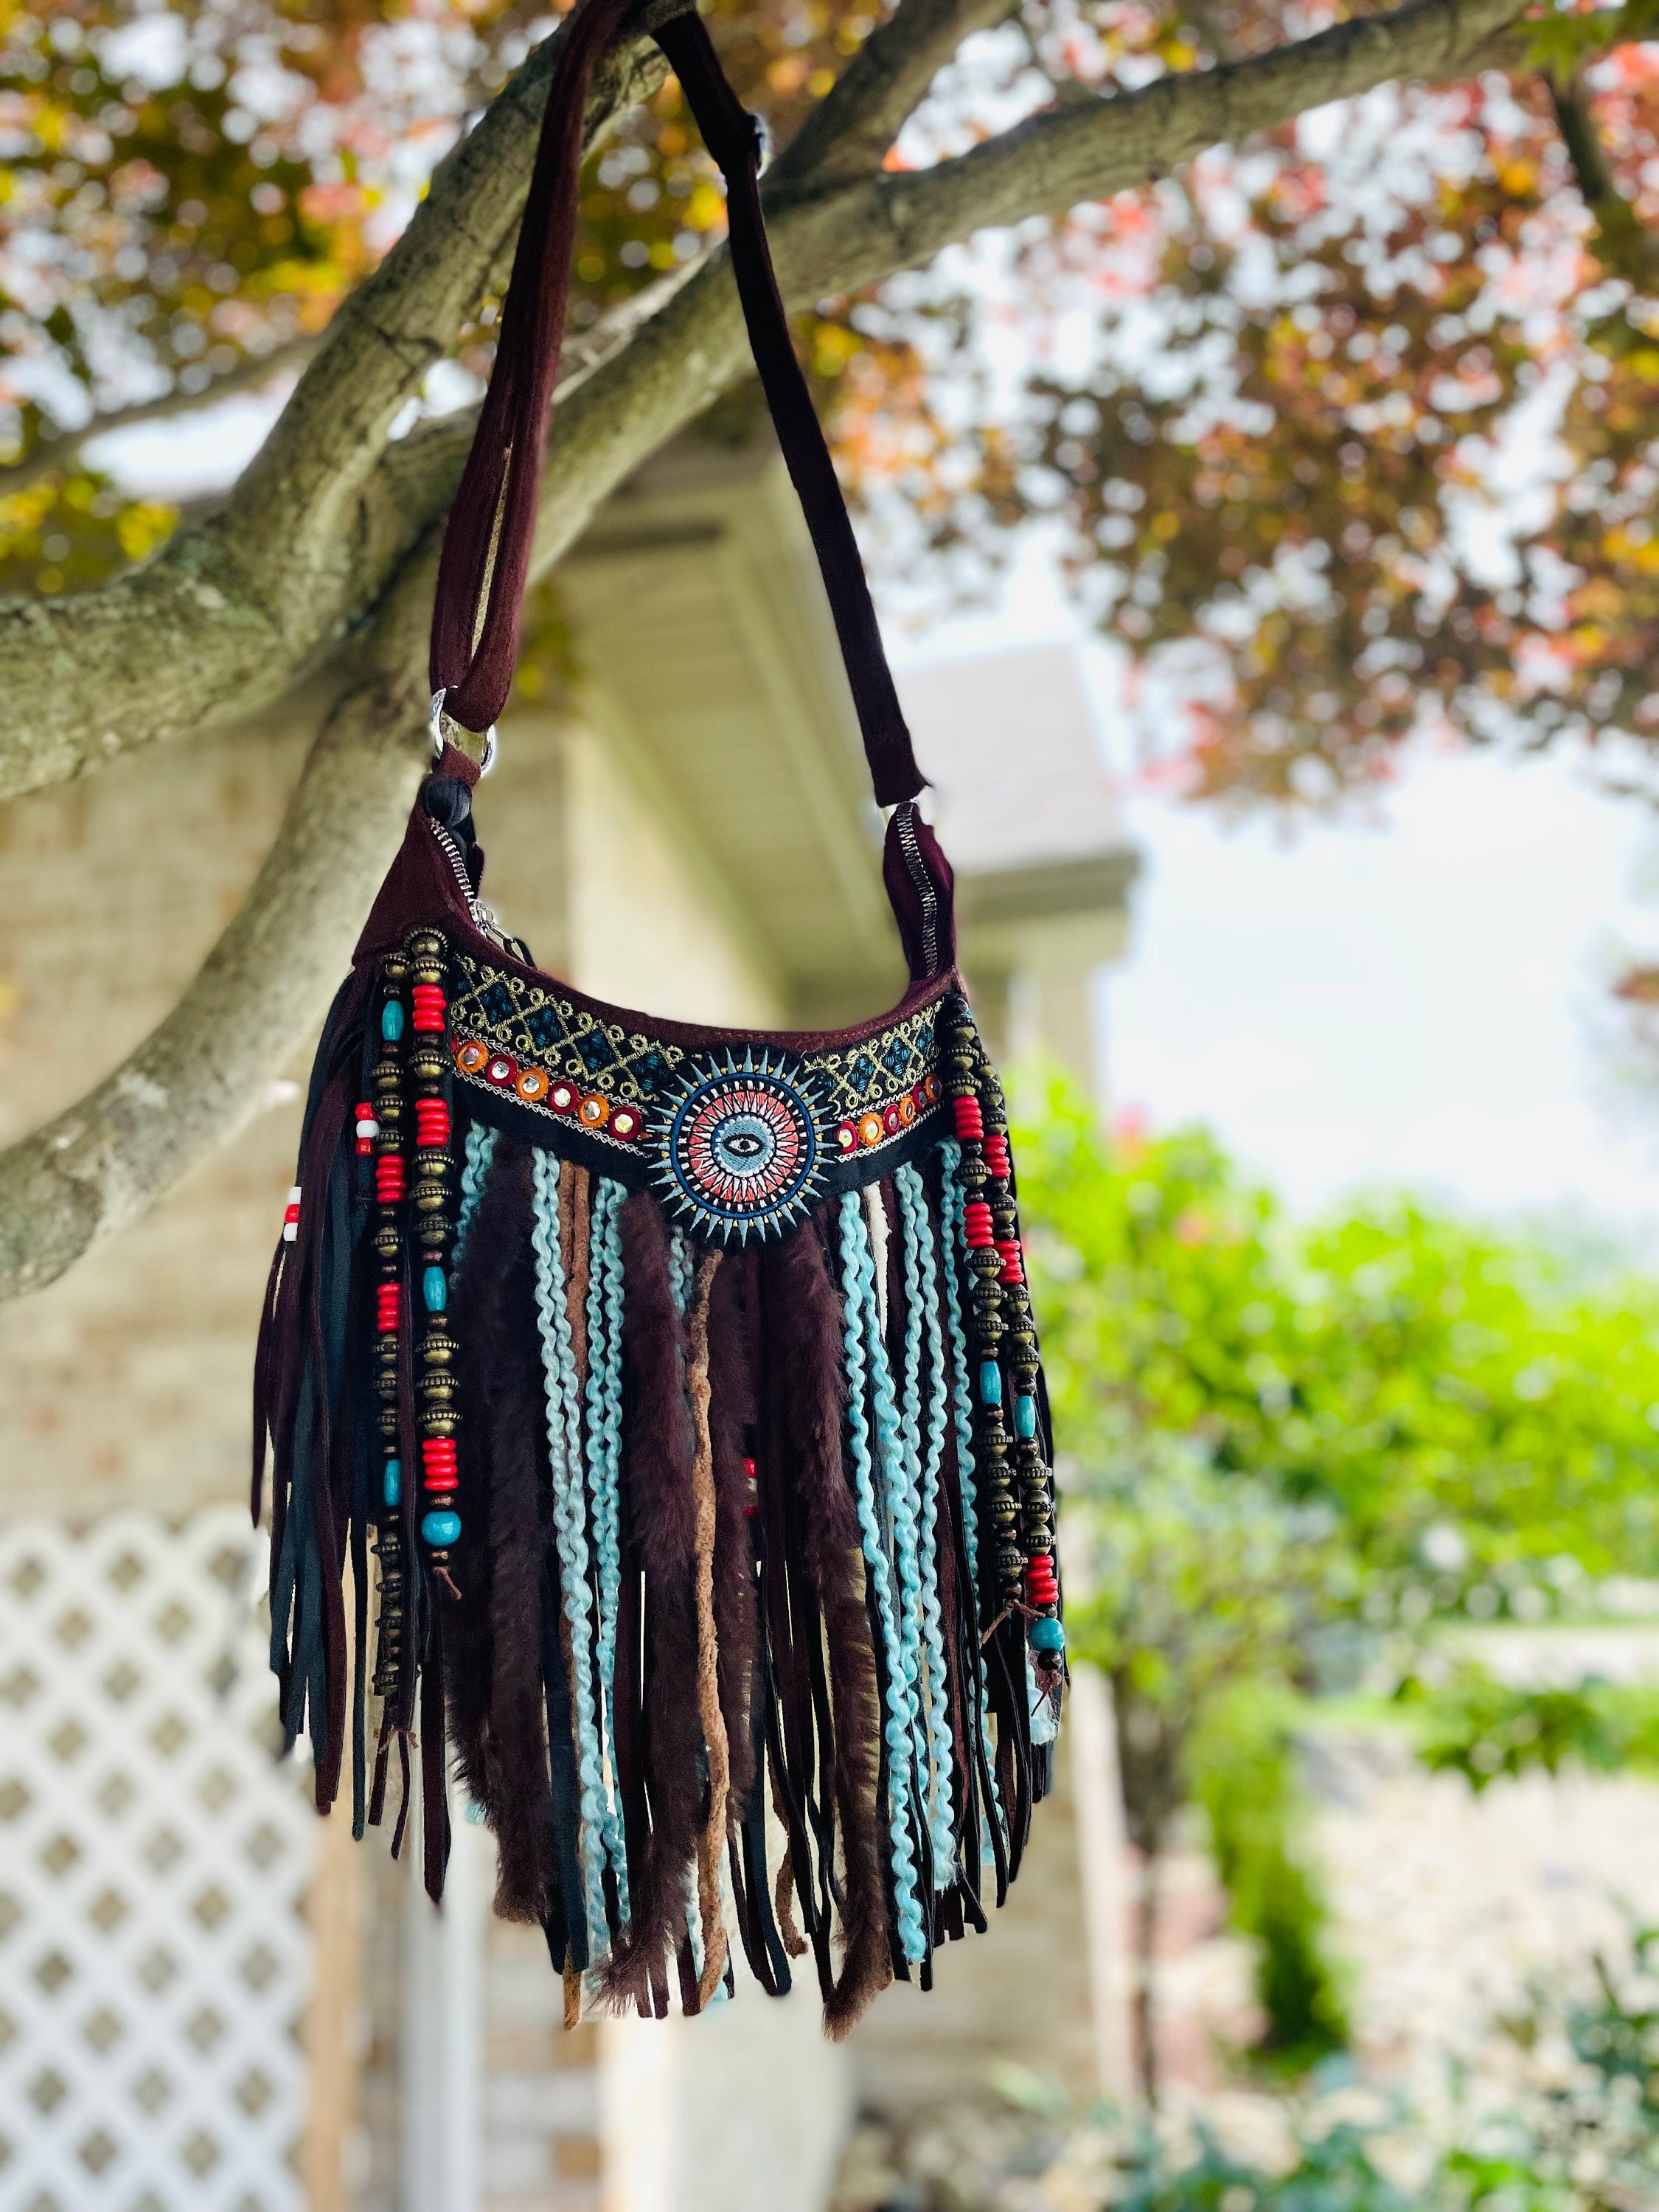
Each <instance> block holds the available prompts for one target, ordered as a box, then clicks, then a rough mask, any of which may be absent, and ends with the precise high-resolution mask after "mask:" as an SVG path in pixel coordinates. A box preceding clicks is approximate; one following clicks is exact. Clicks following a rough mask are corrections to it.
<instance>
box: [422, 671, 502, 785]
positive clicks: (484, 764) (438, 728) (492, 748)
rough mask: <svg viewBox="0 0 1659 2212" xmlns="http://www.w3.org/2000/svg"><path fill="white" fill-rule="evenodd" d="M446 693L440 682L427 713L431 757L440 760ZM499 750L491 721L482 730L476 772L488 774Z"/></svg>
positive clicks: (442, 745) (442, 753)
mask: <svg viewBox="0 0 1659 2212" xmlns="http://www.w3.org/2000/svg"><path fill="white" fill-rule="evenodd" d="M446 696H447V693H446V690H445V688H444V687H443V685H441V684H440V686H439V687H438V689H437V690H435V692H434V693H433V695H432V705H431V708H430V709H429V710H428V715H427V727H428V730H429V731H430V732H432V757H433V759H434V760H435V761H441V759H442V758H443V757H444V700H445V697H446ZM500 750H501V740H500V738H499V737H498V736H497V734H496V730H495V723H494V722H492V723H491V724H490V726H489V728H488V729H487V730H486V731H485V732H484V741H483V758H482V759H481V760H480V761H479V763H478V774H479V775H481V776H485V775H489V771H490V769H492V768H494V767H495V756H496V754H497V753H498V752H499V751H500Z"/></svg>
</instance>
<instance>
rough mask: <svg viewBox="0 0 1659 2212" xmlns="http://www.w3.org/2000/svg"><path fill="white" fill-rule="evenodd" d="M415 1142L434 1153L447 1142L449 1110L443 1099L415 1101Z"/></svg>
mask: <svg viewBox="0 0 1659 2212" xmlns="http://www.w3.org/2000/svg"><path fill="white" fill-rule="evenodd" d="M415 1141H416V1144H417V1145H421V1146H425V1147H426V1148H427V1149H428V1151H434V1152H436V1151H441V1150H442V1148H443V1146H446V1145H447V1143H448V1142H449V1108H448V1106H447V1104H446V1103H445V1102H444V1100H443V1099H441V1098H417V1099H416V1101H415Z"/></svg>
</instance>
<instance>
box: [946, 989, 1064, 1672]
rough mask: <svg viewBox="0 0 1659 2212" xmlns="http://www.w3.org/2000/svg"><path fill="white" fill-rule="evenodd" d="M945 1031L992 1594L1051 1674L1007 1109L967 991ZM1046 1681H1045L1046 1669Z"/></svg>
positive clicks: (1049, 1579)
mask: <svg viewBox="0 0 1659 2212" xmlns="http://www.w3.org/2000/svg"><path fill="white" fill-rule="evenodd" d="M941 1030H942V1034H943V1039H944V1056H945V1087H946V1090H947V1091H948V1093H949V1096H950V1099H951V1115H952V1117H953V1119H954V1121H955V1125H956V1134H957V1143H958V1144H959V1146H961V1150H962V1158H961V1164H960V1165H959V1166H958V1168H957V1181H958V1182H960V1184H961V1186H962V1188H963V1192H964V1194H965V1203H964V1205H963V1242H964V1243H965V1245H966V1247H967V1257H968V1265H969V1269H970V1270H971V1272H972V1276H973V1281H972V1285H971V1295H972V1298H973V1308H974V1310H973V1326H974V1337H975V1348H976V1350H977V1352H978V1354H979V1377H978V1386H979V1387H978V1392H977V1395H978V1399H979V1417H980V1418H979V1428H980V1433H979V1454H978V1456H979V1459H980V1462H981V1468H982V1471H983V1480H984V1492H985V1507H986V1518H987V1521H988V1522H989V1523H990V1536H991V1543H992V1565H993V1568H994V1574H995V1589H996V1597H997V1602H998V1607H999V1609H1000V1613H1005V1614H1006V1613H1011V1612H1018V1613H1022V1614H1024V1616H1025V1617H1026V1618H1027V1619H1028V1620H1029V1621H1030V1632H1029V1640H1030V1648H1031V1652H1032V1655H1033V1658H1034V1660H1035V1662H1036V1666H1037V1668H1038V1670H1039V1674H1040V1676H1046V1677H1049V1678H1057V1677H1058V1674H1059V1670H1060V1662H1061V1657H1062V1655H1063V1653H1064V1651H1065V1649H1066V1632H1065V1630H1064V1629H1063V1628H1062V1627H1061V1626H1060V1618H1059V1613H1060V1584H1059V1581H1058V1578H1057V1577H1056V1575H1055V1572H1054V1487H1053V1485H1054V1478H1053V1476H1052V1474H1050V1472H1049V1470H1048V1467H1047V1466H1046V1465H1045V1464H1044V1462H1043V1459H1042V1438H1041V1434H1040V1431H1041V1426H1042V1423H1041V1419H1040V1413H1039V1407H1038V1401H1037V1376H1038V1363H1037V1342H1036V1325H1035V1322H1034V1320H1033V1316H1032V1313H1031V1297H1030V1291H1029V1289H1028V1288H1027V1286H1026V1282H1025V1264H1024V1254H1023V1252H1022V1250H1021V1248H1020V1241H1019V1223H1018V1216H1017V1214H1016V1212H1015V1208H1014V1193H1013V1173H1012V1161H1011V1160H1010V1158H1009V1154H1008V1117H1007V1113H1006V1109H1005V1107H1004V1104H1003V1097H1002V1087H1001V1085H1000V1083H999V1082H998V1080H997V1077H996V1073H995V1071H994V1068H993V1067H992V1066H991V1065H990V1062H989V1060H987V1057H986V1054H985V1050H984V1048H983V1046H982V1045H981V1042H980V1039H979V1034H978V1031H977V1030H976V1029H975V1026H974V1020H973V1017H972V1015H971V1014H970V1013H969V1011H968V1007H967V1005H966V1002H965V1001H964V1000H960V999H958V1000H954V1001H952V1004H951V1011H950V1012H949V1013H948V1014H947V1015H946V1017H945V1020H944V1022H943V1023H942V1024H941ZM1005 1340H1006V1341H1005ZM1005 1361H1006V1364H1007V1366H1008V1368H1009V1370H1011V1372H1012V1376H1013V1383H1014V1390H1013V1406H1012V1417H1013V1418H1012V1431H1013V1432H1012V1437H1011V1436H1010V1434H1009V1431H1008V1425H1007V1423H1006V1419H1005V1414H1004V1407H1003V1395H1004V1393H1003V1370H1004V1364H1005ZM1011 1461H1012V1464H1011ZM1016 1492H1018V1494H1016ZM1042 1686H1043V1687H1044V1689H1045V1690H1047V1689H1048V1688H1049V1687H1050V1686H1051V1682H1050V1680H1044V1681H1043V1683H1042Z"/></svg>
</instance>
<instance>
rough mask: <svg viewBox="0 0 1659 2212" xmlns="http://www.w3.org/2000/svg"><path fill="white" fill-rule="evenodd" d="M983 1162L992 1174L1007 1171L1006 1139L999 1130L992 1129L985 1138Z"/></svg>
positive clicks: (997, 1174) (1004, 1173)
mask: <svg viewBox="0 0 1659 2212" xmlns="http://www.w3.org/2000/svg"><path fill="white" fill-rule="evenodd" d="M985 1164H986V1166H987V1168H989V1169H990V1170H991V1173H992V1174H993V1175H994V1176H1006V1174H1007V1172H1008V1139H1006V1137H1005V1136H1004V1135H1003V1134H1002V1133H1001V1132H1000V1130H994V1131H993V1132H992V1133H991V1134H990V1135H989V1136H988V1137H987V1138H986V1139H985Z"/></svg>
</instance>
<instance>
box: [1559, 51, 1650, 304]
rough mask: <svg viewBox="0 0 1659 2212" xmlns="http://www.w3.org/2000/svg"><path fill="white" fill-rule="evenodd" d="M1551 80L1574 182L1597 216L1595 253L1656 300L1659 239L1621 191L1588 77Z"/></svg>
mask: <svg viewBox="0 0 1659 2212" xmlns="http://www.w3.org/2000/svg"><path fill="white" fill-rule="evenodd" d="M1546 82H1547V84H1548V86H1549V94H1550V104H1551V106H1553V109H1554V111H1555V123H1556V128H1557V129H1558V130H1559V131H1560V133H1561V141H1562V143H1563V144H1564V145H1565V148H1566V149H1567V158H1568V160H1569V161H1571V164H1572V174H1573V181H1574V182H1575V184H1577V187H1578V190H1579V192H1580V194H1581V196H1582V197H1583V202H1584V205H1585V206H1586V207H1587V208H1588V209H1589V212H1590V214H1591V216H1593V217H1594V218H1595V243H1594V252H1595V257H1596V258H1597V260H1598V261H1600V262H1601V264H1602V266H1603V267H1604V268H1605V269H1607V270H1609V271H1611V273H1612V274H1613V276H1622V277H1624V278H1625V279H1626V282H1627V283H1631V284H1633V285H1634V286H1635V288H1636V289H1637V291H1638V293H1641V294H1643V295H1645V296H1646V297H1649V298H1652V297H1653V296H1654V295H1656V293H1659V237H1656V236H1655V234H1653V232H1652V231H1650V229H1649V228H1648V227H1647V225H1646V224H1645V223H1644V222H1643V221H1642V219H1641V217H1640V216H1638V214H1637V212H1636V210H1635V209H1634V208H1633V207H1632V205H1631V204H1630V202H1629V201H1628V200H1627V199H1626V197H1625V195H1624V194H1623V193H1622V192H1621V191H1620V189H1619V182H1618V179H1617V178H1616V177H1615V176H1614V175H1613V165H1612V163H1611V162H1610V161H1608V159H1607V149H1606V148H1605V147H1604V146H1603V145H1602V143H1601V132H1600V131H1598V130H1597V129H1596V127H1595V112H1594V111H1593V109H1592V108H1591V106H1590V103H1589V95H1588V94H1586V92H1585V90H1584V84H1583V79H1582V77H1577V76H1574V77H1564V78H1557V77H1554V76H1549V77H1547V80H1546Z"/></svg>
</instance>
